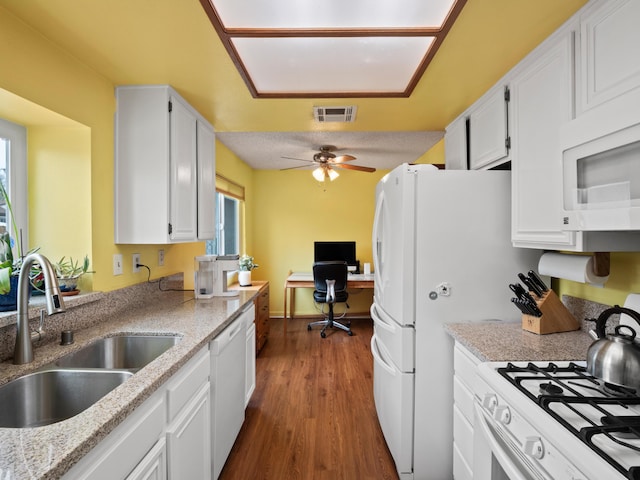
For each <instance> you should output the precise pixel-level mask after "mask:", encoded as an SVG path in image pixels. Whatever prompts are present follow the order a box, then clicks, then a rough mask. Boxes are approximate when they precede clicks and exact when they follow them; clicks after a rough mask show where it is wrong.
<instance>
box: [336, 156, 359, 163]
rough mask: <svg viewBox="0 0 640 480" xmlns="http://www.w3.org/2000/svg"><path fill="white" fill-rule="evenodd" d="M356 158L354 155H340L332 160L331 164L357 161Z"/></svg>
mask: <svg viewBox="0 0 640 480" xmlns="http://www.w3.org/2000/svg"><path fill="white" fill-rule="evenodd" d="M355 159H356V157H354V156H352V155H339V156H337V157H336V158H334V159H333V160H330V162H331V163H342V162H350V161H351V160H355Z"/></svg>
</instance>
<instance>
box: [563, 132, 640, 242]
mask: <svg viewBox="0 0 640 480" xmlns="http://www.w3.org/2000/svg"><path fill="white" fill-rule="evenodd" d="M562 162H563V165H562V166H563V201H564V212H563V218H562V223H563V228H564V229H565V230H570V231H629V230H640V123H638V124H636V125H633V126H631V127H627V128H624V129H621V130H618V131H615V132H612V133H609V134H607V135H604V136H600V137H598V138H595V139H593V140H590V141H587V142H585V143H582V144H580V145H577V146H575V147H572V148H568V149H566V150H564V152H563V159H562Z"/></svg>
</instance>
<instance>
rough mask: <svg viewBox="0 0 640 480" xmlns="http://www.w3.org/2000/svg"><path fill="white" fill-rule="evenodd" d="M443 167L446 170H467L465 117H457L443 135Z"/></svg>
mask: <svg viewBox="0 0 640 480" xmlns="http://www.w3.org/2000/svg"><path fill="white" fill-rule="evenodd" d="M444 154H445V167H446V168H447V170H468V169H469V164H468V163H469V162H468V152H467V117H464V116H463V117H459V118H458V119H456V120H454V121H453V122H452V123H451V125H449V126H448V127H447V128H446V131H445V133H444Z"/></svg>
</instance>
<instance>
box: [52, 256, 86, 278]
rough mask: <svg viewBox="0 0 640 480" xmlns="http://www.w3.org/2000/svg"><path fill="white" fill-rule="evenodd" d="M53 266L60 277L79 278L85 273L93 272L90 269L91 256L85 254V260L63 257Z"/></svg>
mask: <svg viewBox="0 0 640 480" xmlns="http://www.w3.org/2000/svg"><path fill="white" fill-rule="evenodd" d="M53 268H54V269H55V270H56V276H57V277H58V278H62V279H65V278H78V277H79V276H81V275H84V274H85V273H93V272H90V271H89V256H88V255H85V256H84V260H83V261H82V263H80V261H79V260H74V259H73V257H69V258H68V259H67V258H66V257H62V258H61V259H60V260H59V261H58V263H56V264H55V265H54V266H53Z"/></svg>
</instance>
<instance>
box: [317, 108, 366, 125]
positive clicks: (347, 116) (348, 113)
mask: <svg viewBox="0 0 640 480" xmlns="http://www.w3.org/2000/svg"><path fill="white" fill-rule="evenodd" d="M356 110H357V108H356V107H355V106H349V107H313V117H314V118H315V119H316V121H317V122H322V123H325V122H353V121H355V119H356Z"/></svg>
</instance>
